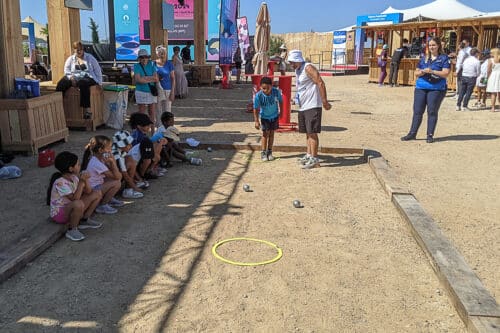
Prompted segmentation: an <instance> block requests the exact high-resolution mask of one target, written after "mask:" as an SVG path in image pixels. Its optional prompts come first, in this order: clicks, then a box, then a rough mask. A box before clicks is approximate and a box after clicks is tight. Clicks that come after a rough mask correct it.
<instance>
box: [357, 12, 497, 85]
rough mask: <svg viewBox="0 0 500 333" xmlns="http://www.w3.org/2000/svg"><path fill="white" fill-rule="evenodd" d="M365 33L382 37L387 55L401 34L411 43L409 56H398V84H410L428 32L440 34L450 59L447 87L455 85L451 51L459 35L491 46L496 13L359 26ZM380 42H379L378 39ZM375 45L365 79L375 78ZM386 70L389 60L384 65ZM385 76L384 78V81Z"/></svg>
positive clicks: (481, 45) (399, 41)
mask: <svg viewBox="0 0 500 333" xmlns="http://www.w3.org/2000/svg"><path fill="white" fill-rule="evenodd" d="M362 28H363V29H366V30H367V34H368V35H372V36H382V38H383V39H382V41H383V43H385V44H388V45H389V56H391V55H392V53H393V51H394V50H395V49H396V48H398V47H401V46H402V43H403V38H406V39H408V40H409V41H410V42H411V43H410V44H411V47H410V55H411V57H410V58H405V59H402V60H401V64H400V68H399V72H398V84H401V85H414V84H415V81H416V79H415V74H414V72H415V68H416V65H417V64H418V61H419V58H420V54H422V53H425V52H426V50H427V47H426V41H427V39H428V38H429V37H430V36H440V37H442V39H444V41H445V51H447V53H448V54H449V55H450V58H451V59H452V68H451V74H450V75H449V76H448V80H447V81H448V88H449V89H453V90H454V89H456V77H455V76H454V75H453V73H454V72H455V70H454V69H455V55H456V51H457V50H458V44H459V43H460V41H462V40H463V39H468V40H469V41H470V42H471V45H473V46H476V47H477V48H478V49H480V50H482V49H484V48H493V47H495V46H496V44H497V43H498V40H499V39H500V16H497V17H477V18H467V19H460V20H443V21H423V22H407V23H400V24H394V25H379V26H366V27H362ZM379 44H380V43H379ZM377 46H379V47H381V45H372V48H371V50H370V56H369V82H378V76H379V74H380V68H379V67H378V65H377V50H378V48H377ZM387 71H388V72H389V64H388V65H387ZM387 81H388V78H386V82H387Z"/></svg>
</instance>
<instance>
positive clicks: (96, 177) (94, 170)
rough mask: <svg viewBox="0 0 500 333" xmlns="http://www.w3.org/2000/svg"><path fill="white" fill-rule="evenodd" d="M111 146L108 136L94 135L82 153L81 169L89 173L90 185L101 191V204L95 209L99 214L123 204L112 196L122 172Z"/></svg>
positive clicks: (118, 187) (119, 185) (113, 209)
mask: <svg viewBox="0 0 500 333" xmlns="http://www.w3.org/2000/svg"><path fill="white" fill-rule="evenodd" d="M111 146H112V142H111V139H110V138H108V137H107V136H104V135H96V136H94V137H93V138H92V139H90V142H89V144H88V145H87V147H86V149H85V153H84V155H83V163H82V169H83V170H86V171H87V172H88V173H89V174H90V178H89V183H90V186H91V187H92V188H93V189H95V190H100V191H101V192H102V200H101V204H100V205H99V206H98V207H97V208H96V210H95V211H96V212H97V213H99V214H115V213H116V212H118V210H117V209H116V208H114V207H121V206H123V205H124V203H123V201H121V200H118V199H115V198H114V196H115V194H116V193H117V192H118V191H119V190H120V187H121V179H122V174H121V173H120V170H118V167H117V165H116V162H115V158H114V157H113V154H112V153H111ZM112 206H114V207H112Z"/></svg>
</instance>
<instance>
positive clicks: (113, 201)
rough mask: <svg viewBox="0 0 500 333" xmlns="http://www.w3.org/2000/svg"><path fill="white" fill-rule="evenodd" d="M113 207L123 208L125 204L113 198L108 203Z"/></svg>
mask: <svg viewBox="0 0 500 333" xmlns="http://www.w3.org/2000/svg"><path fill="white" fill-rule="evenodd" d="M108 204H109V205H110V206H112V207H123V206H125V203H124V202H123V201H121V200H118V199H116V198H115V197H113V198H111V200H110V201H109V203H108Z"/></svg>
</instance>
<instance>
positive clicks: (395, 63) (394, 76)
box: [389, 38, 408, 87]
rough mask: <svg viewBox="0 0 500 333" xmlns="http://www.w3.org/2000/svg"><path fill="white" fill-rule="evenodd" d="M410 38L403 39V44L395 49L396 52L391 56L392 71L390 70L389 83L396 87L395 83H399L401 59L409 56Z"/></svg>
mask: <svg viewBox="0 0 500 333" xmlns="http://www.w3.org/2000/svg"><path fill="white" fill-rule="evenodd" d="M406 44H408V39H406V38H405V39H403V46H402V47H399V48H397V49H396V50H394V53H393V54H392V57H391V64H390V72H389V85H390V86H391V87H394V85H398V70H399V64H400V63H401V59H403V58H406V57H407V56H408V47H407V46H406Z"/></svg>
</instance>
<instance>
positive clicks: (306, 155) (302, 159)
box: [297, 154, 311, 165]
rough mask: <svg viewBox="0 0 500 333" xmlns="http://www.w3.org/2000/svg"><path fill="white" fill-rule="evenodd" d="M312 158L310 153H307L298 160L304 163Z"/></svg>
mask: <svg viewBox="0 0 500 333" xmlns="http://www.w3.org/2000/svg"><path fill="white" fill-rule="evenodd" d="M310 158H311V156H310V155H309V154H305V155H304V156H302V157H301V158H299V159H298V160H297V162H298V163H299V164H301V165H304V164H306V163H307V161H309V159H310Z"/></svg>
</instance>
